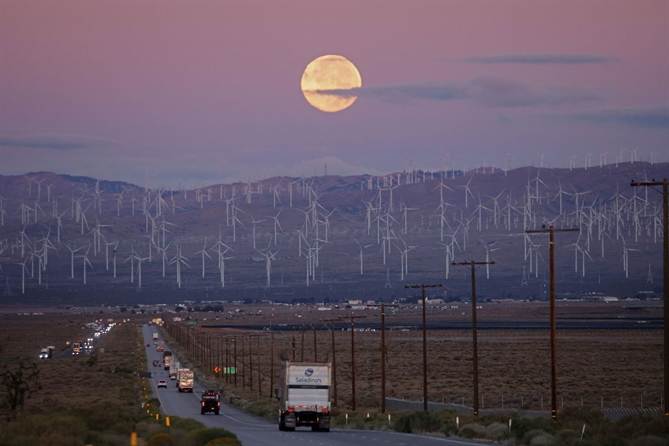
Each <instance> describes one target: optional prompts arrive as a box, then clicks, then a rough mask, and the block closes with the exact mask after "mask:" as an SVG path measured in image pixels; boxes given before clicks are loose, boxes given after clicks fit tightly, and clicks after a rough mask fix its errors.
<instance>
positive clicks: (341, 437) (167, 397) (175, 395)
mask: <svg viewBox="0 0 669 446" xmlns="http://www.w3.org/2000/svg"><path fill="white" fill-rule="evenodd" d="M155 331H156V328H155V327H153V326H144V327H143V328H142V333H143V334H144V344H145V345H146V344H149V347H147V348H146V366H147V370H148V371H150V372H152V373H153V378H151V382H152V389H153V393H154V395H155V396H156V397H157V398H158V399H159V400H160V404H161V411H162V412H163V414H164V415H168V416H169V415H174V416H179V417H183V418H193V419H195V420H198V421H200V422H202V423H204V424H205V425H206V426H209V427H222V428H225V429H227V430H229V431H231V432H234V433H235V434H236V435H237V437H238V438H239V440H240V441H241V442H242V444H243V445H244V446H281V445H296V444H299V445H303V446H304V445H324V446H325V445H327V446H349V445H358V446H376V445H379V446H380V445H383V446H387V445H398V446H463V445H481V444H489V443H481V442H476V441H471V440H465V439H449V438H432V437H427V436H422V435H415V434H401V433H397V432H381V431H363V430H352V429H334V428H333V429H331V430H330V432H327V433H326V432H312V431H311V429H309V428H298V429H296V430H295V431H294V432H282V431H280V430H279V427H278V425H277V424H276V423H269V422H267V421H266V420H263V419H261V418H257V417H255V416H253V415H249V414H247V413H245V412H243V411H241V410H239V409H237V408H236V407H233V406H230V405H227V404H225V403H224V402H221V413H220V415H218V416H217V415H214V414H211V413H210V414H205V415H202V414H200V394H201V392H202V391H203V390H205V389H204V388H203V387H202V386H201V385H200V384H199V383H197V382H195V388H194V391H193V393H179V392H178V391H177V389H176V383H175V381H170V379H169V371H167V370H164V369H163V367H154V366H153V364H152V361H153V360H154V359H156V360H162V353H160V352H157V351H156V347H155V346H154V344H153V340H152V339H151V336H152V333H153V332H155ZM165 349H166V350H168V349H169V348H168V346H167V344H165ZM177 359H178V358H177ZM160 380H165V381H167V389H164V388H160V389H158V388H157V387H156V385H157V383H158V381H160Z"/></svg>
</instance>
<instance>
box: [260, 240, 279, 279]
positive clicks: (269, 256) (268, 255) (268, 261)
mask: <svg viewBox="0 0 669 446" xmlns="http://www.w3.org/2000/svg"><path fill="white" fill-rule="evenodd" d="M266 251H267V252H262V251H257V252H258V253H260V254H261V255H262V256H263V257H265V270H266V271H267V287H266V288H267V289H269V288H270V284H271V279H272V260H276V258H275V257H274V256H275V255H276V254H277V253H278V252H279V251H276V252H272V251H270V250H269V246H268V247H267V249H266Z"/></svg>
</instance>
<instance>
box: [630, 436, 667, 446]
mask: <svg viewBox="0 0 669 446" xmlns="http://www.w3.org/2000/svg"><path fill="white" fill-rule="evenodd" d="M629 444H630V446H666V444H667V440H665V439H664V438H660V437H655V436H653V435H644V436H643V437H639V438H635V439H634V440H632V441H630V443H629Z"/></svg>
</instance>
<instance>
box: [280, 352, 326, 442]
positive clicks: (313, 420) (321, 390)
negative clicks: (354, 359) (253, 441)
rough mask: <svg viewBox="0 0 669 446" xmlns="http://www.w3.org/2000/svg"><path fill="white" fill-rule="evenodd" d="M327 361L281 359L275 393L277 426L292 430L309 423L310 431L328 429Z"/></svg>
mask: <svg viewBox="0 0 669 446" xmlns="http://www.w3.org/2000/svg"><path fill="white" fill-rule="evenodd" d="M331 376H332V366H331V364H330V363H329V362H293V361H285V362H283V363H281V380H280V382H279V386H280V388H279V389H275V390H274V396H275V397H276V398H277V399H278V400H279V430H282V431H294V430H295V428H296V427H300V426H310V427H311V430H312V431H320V432H330V410H331V408H330V385H331Z"/></svg>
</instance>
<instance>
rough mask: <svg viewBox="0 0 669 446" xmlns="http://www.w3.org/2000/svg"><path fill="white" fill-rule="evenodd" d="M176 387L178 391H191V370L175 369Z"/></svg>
mask: <svg viewBox="0 0 669 446" xmlns="http://www.w3.org/2000/svg"><path fill="white" fill-rule="evenodd" d="M177 389H178V390H179V392H191V393H193V372H192V371H191V370H189V369H179V370H177Z"/></svg>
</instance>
